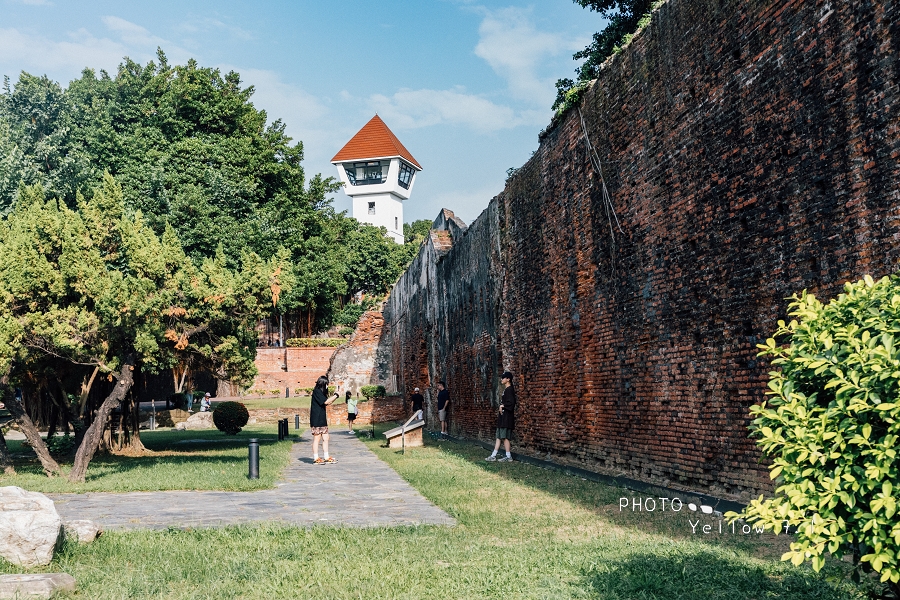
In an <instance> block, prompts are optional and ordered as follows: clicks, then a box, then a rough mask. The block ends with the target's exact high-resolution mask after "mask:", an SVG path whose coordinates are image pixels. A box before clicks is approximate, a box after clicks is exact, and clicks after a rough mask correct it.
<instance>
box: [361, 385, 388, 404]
mask: <svg viewBox="0 0 900 600" xmlns="http://www.w3.org/2000/svg"><path fill="white" fill-rule="evenodd" d="M359 393H360V394H362V395H363V396H364V397H365V399H366V400H371V399H372V398H384V397H385V395H386V394H387V391H386V390H385V389H384V386H383V385H364V386H362V387H361V388H359Z"/></svg>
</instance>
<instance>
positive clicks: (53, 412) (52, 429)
mask: <svg viewBox="0 0 900 600" xmlns="http://www.w3.org/2000/svg"><path fill="white" fill-rule="evenodd" d="M58 419H59V408H58V407H57V406H56V404H51V405H50V422H49V423H48V424H47V443H48V444H49V443H50V440H51V439H52V438H53V436H54V435H55V434H56V421H57V420H58Z"/></svg>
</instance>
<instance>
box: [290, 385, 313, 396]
mask: <svg viewBox="0 0 900 600" xmlns="http://www.w3.org/2000/svg"><path fill="white" fill-rule="evenodd" d="M312 391H313V389H312V388H310V387H305V388H297V389H296V390H294V395H295V396H312Z"/></svg>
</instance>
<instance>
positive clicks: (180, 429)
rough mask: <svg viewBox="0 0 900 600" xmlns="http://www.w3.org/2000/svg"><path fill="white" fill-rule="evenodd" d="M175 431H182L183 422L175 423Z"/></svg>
mask: <svg viewBox="0 0 900 600" xmlns="http://www.w3.org/2000/svg"><path fill="white" fill-rule="evenodd" d="M175 431H184V422H183V421H182V422H181V423H175Z"/></svg>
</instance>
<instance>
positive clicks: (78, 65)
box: [0, 16, 190, 83]
mask: <svg viewBox="0 0 900 600" xmlns="http://www.w3.org/2000/svg"><path fill="white" fill-rule="evenodd" d="M101 20H102V22H103V24H104V25H106V27H107V28H108V29H109V30H110V31H111V32H112V34H113V35H112V36H99V37H98V36H96V35H94V34H93V33H92V32H90V31H88V30H87V29H85V28H81V29H77V30H75V31H70V32H68V33H67V34H66V37H67V38H68V39H62V40H59V39H50V38H47V37H44V36H42V35H40V34H37V33H33V32H29V31H23V30H19V29H15V28H10V29H0V68H2V69H9V68H10V67H12V66H13V65H14V69H15V72H16V73H17V72H18V71H21V70H25V71H33V72H35V73H39V74H45V73H46V74H48V75H50V76H51V77H54V78H57V79H59V80H60V82H61V83H68V81H69V80H70V79H72V78H75V77H77V76H78V74H79V73H80V72H81V70H82V69H84V68H85V67H89V68H91V69H94V70H100V69H105V70H107V71H109V72H111V73H115V71H116V68H117V67H118V65H119V64H120V63H121V62H122V59H123V58H124V57H125V56H130V57H131V58H132V59H134V60H137V61H140V62H146V61H149V60H151V59H153V58H154V57H155V56H156V48H157V47H162V48H163V49H164V50H165V51H166V53H167V54H168V55H169V58H170V59H171V60H172V61H174V62H184V61H185V60H187V59H188V58H189V56H190V55H189V53H188V52H187V51H185V50H183V49H182V48H180V47H178V46H176V45H175V44H173V43H171V42H169V41H167V40H165V39H163V38H161V37H159V36H155V35H153V34H152V33H150V32H149V31H148V30H147V29H145V28H144V27H141V26H140V25H137V24H135V23H132V22H130V21H126V20H125V19H121V18H119V17H114V16H106V17H103V18H102V19H101ZM114 38H117V39H114ZM16 73H13V72H9V71H5V74H6V75H10V76H14V75H15V74H16Z"/></svg>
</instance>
